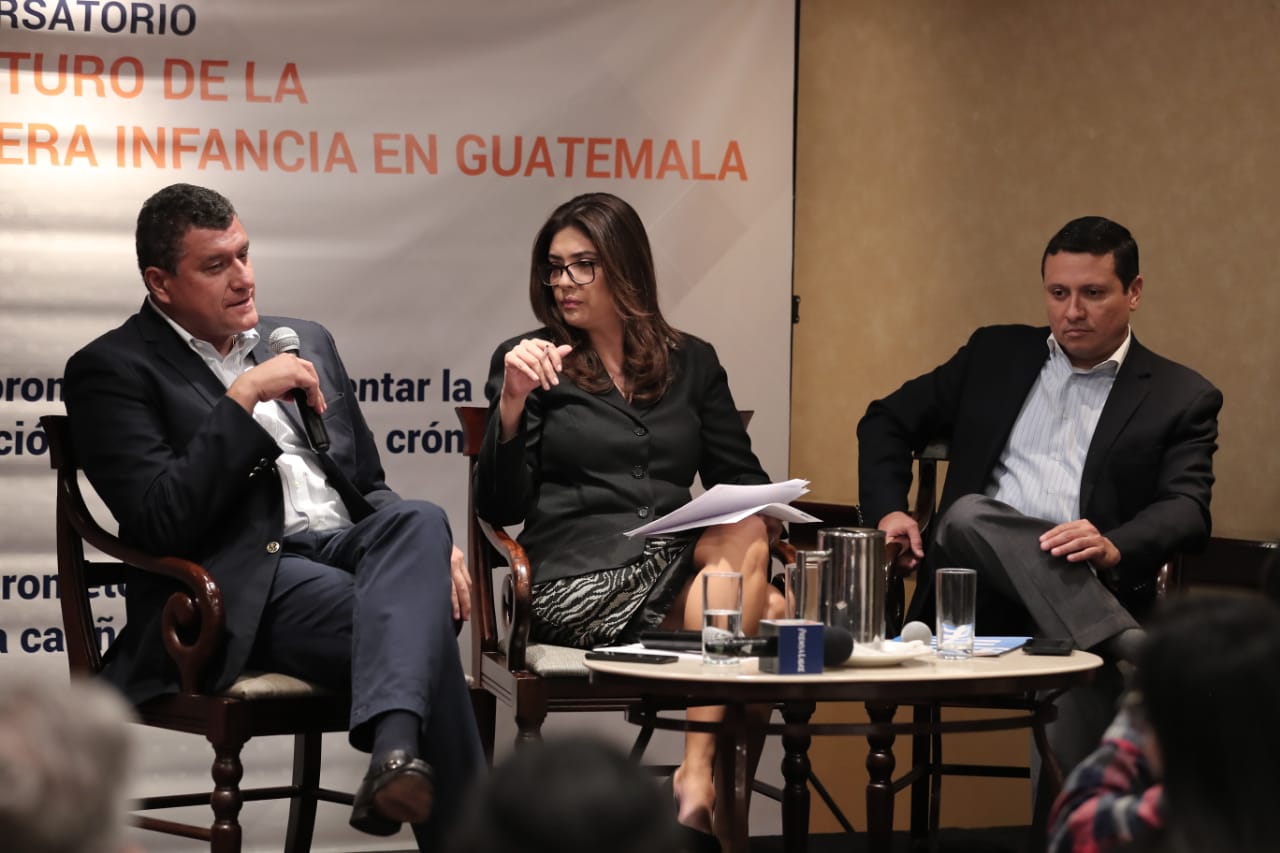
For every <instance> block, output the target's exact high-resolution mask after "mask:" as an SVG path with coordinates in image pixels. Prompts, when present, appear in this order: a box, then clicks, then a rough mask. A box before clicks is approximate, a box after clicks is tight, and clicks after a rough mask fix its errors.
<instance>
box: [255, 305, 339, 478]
mask: <svg viewBox="0 0 1280 853" xmlns="http://www.w3.org/2000/svg"><path fill="white" fill-rule="evenodd" d="M267 345H268V346H270V347H271V351H272V352H273V353H275V354H276V355H280V354H281V353H290V354H291V355H297V354H298V333H297V332H295V331H294V330H293V329H290V328H289V327H288V326H281V327H280V328H278V329H276V330H275V331H274V332H272V333H271V337H270V338H268V339H267ZM292 393H293V402H295V403H297V404H298V414H299V415H301V416H302V426H303V428H304V429H306V431H307V441H309V442H311V446H312V447H313V448H315V449H316V450H317V451H318V452H320V453H323V452H324V451H326V450H328V449H329V431H328V430H327V429H325V428H324V421H323V420H321V419H320V413H319V412H317V411H316V410H315V409H313V408H311V407H310V406H309V405H307V392H306V391H303V390H302V389H301V388H294V389H293V392H292Z"/></svg>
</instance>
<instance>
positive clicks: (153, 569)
mask: <svg viewBox="0 0 1280 853" xmlns="http://www.w3.org/2000/svg"><path fill="white" fill-rule="evenodd" d="M58 479H59V484H58V485H59V493H58V500H59V501H60V502H62V503H63V509H64V511H65V517H66V519H67V520H68V523H69V524H70V525H71V527H72V528H73V529H74V530H75V532H76V534H77V535H79V537H80V538H81V539H83V540H84V541H85V542H88V543H89V544H90V545H92V546H93V547H94V548H97V549H98V550H99V551H101V552H102V553H104V554H106V555H108V556H110V557H112V558H113V559H116V560H119V561H121V562H123V563H126V564H128V565H129V566H131V567H133V568H135V569H137V570H139V571H143V572H148V573H150V574H153V575H157V576H160V577H163V578H167V579H169V580H172V581H175V582H177V583H178V584H180V585H181V586H182V587H183V588H184V589H183V591H179V592H175V593H173V594H172V595H170V596H169V599H168V601H166V602H165V606H164V611H163V614H162V617H161V620H162V621H161V624H162V639H163V642H164V646H165V651H166V652H168V654H169V657H170V658H171V659H172V660H173V662H174V663H175V664H176V665H177V667H178V674H179V678H180V681H181V684H182V692H183V693H198V692H199V689H200V684H201V682H202V680H203V675H204V669H205V666H206V665H207V664H208V662H209V659H210V658H211V657H213V655H214V654H215V653H216V652H217V651H218V650H219V649H220V648H221V647H222V644H223V641H224V638H225V634H226V611H225V609H224V607H223V603H222V592H221V590H219V589H218V585H217V583H215V582H214V580H213V578H212V577H211V576H210V575H209V573H208V572H207V571H205V569H204V567H203V566H201V565H199V564H198V563H193V562H191V561H190V560H184V559H181V558H179V557H157V556H155V555H153V554H148V553H146V552H145V551H142V550H140V549H138V548H135V547H133V546H131V545H128V544H126V543H125V542H123V541H121V540H120V538H119V537H117V536H115V535H113V534H111V533H108V532H107V531H106V530H104V529H103V528H102V527H101V526H100V525H99V524H98V522H97V521H96V520H95V519H94V518H93V516H92V515H90V514H89V511H88V509H87V507H86V506H85V503H84V499H83V496H82V495H81V493H80V488H79V485H78V484H77V483H76V481H75V480H74V479H72V478H67V477H62V476H59V478H58Z"/></svg>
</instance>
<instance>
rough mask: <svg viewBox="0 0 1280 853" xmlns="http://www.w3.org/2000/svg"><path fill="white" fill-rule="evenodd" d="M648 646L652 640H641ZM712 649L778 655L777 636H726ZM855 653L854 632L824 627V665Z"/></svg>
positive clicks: (741, 654)
mask: <svg viewBox="0 0 1280 853" xmlns="http://www.w3.org/2000/svg"><path fill="white" fill-rule="evenodd" d="M641 644H642V645H644V646H645V647H646V648H648V647H650V645H651V644H650V642H649V641H646V640H641ZM711 651H715V652H718V653H720V654H728V655H733V656H735V657H765V658H769V657H772V658H776V657H777V656H778V638H777V637H726V638H725V639H724V641H723V642H722V643H719V644H716V645H715V646H713V647H712V648H711ZM852 654H853V634H852V633H850V632H849V629H847V628H841V627H839V626H835V625H827V626H825V627H824V628H823V629H822V665H823V666H839V665H840V664H842V663H844V662H845V661H847V660H848V659H849V657H850V656H851V655H852Z"/></svg>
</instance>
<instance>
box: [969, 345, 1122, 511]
mask: <svg viewBox="0 0 1280 853" xmlns="http://www.w3.org/2000/svg"><path fill="white" fill-rule="evenodd" d="M1132 336H1133V332H1132V330H1131V331H1130V332H1128V333H1127V334H1126V335H1125V338H1124V343H1122V344H1120V347H1119V348H1118V349H1117V350H1116V351H1115V352H1114V353H1112V354H1111V357H1110V358H1108V359H1107V360H1106V361H1103V362H1102V363H1101V364H1098V365H1097V366H1095V367H1091V368H1088V369H1082V368H1076V367H1072V366H1071V360H1070V359H1069V358H1068V357H1067V354H1066V353H1065V352H1063V351H1062V348H1061V347H1060V346H1058V342H1057V341H1056V340H1055V339H1054V337H1053V335H1052V334H1050V335H1049V342H1048V346H1049V357H1048V358H1047V359H1046V360H1045V363H1044V367H1042V368H1040V376H1039V377H1037V379H1036V382H1035V384H1034V385H1032V386H1031V392H1030V393H1029V394H1027V399H1026V400H1025V401H1024V402H1023V404H1022V411H1021V412H1020V413H1019V414H1018V419H1017V421H1015V422H1014V424H1013V431H1012V432H1011V433H1010V434H1009V441H1008V443H1006V444H1005V447H1004V451H1003V452H1002V453H1001V454H1000V459H999V460H998V461H997V462H996V466H995V468H994V470H992V472H991V483H990V484H989V485H988V486H987V490H986V494H987V496H988V497H992V498H995V499H996V500H998V501H1001V502H1003V503H1007V504H1009V506H1011V507H1013V508H1014V509H1016V510H1018V511H1019V512H1021V513H1022V514H1024V515H1029V516H1031V517H1032V518H1043V519H1045V520H1046V521H1051V522H1053V523H1054V524H1062V523H1063V522H1066V521H1074V520H1076V519H1078V518H1080V517H1081V513H1080V480H1081V477H1082V476H1083V475H1084V460H1085V457H1086V456H1087V455H1088V453H1089V443H1090V442H1091V441H1093V431H1094V429H1096V428H1097V426H1098V417H1099V415H1101V414H1102V407H1103V406H1104V405H1105V404H1106V402H1107V395H1108V394H1110V393H1111V386H1112V385H1114V384H1115V381H1116V373H1117V371H1119V370H1120V365H1121V364H1122V363H1123V362H1124V358H1125V356H1126V355H1127V354H1128V353H1129V341H1130V340H1131V339H1132Z"/></svg>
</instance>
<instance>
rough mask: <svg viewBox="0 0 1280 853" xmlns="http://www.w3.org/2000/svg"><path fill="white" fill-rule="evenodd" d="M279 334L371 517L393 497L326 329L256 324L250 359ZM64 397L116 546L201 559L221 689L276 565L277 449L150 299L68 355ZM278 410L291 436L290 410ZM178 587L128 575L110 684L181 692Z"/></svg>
mask: <svg viewBox="0 0 1280 853" xmlns="http://www.w3.org/2000/svg"><path fill="white" fill-rule="evenodd" d="M285 325H287V326H291V327H292V328H293V329H294V330H295V331H296V332H297V333H298V336H299V338H300V339H301V347H300V349H301V352H300V356H301V357H302V358H305V359H307V360H308V361H311V362H312V363H314V364H315V368H316V371H317V373H318V374H319V376H320V386H321V389H322V390H323V392H324V396H325V400H326V401H327V403H328V409H327V410H326V411H325V413H324V422H325V426H326V428H327V429H328V432H329V439H330V442H331V447H330V450H329V456H330V458H331V459H332V460H333V462H334V463H336V464H337V466H338V467H339V468H340V469H341V471H342V472H343V473H344V474H345V475H346V476H347V478H348V479H349V480H350V481H351V482H352V483H353V484H354V485H355V489H356V490H357V491H359V492H360V493H361V494H363V495H364V497H365V498H366V499H367V500H368V502H369V503H370V504H371V505H372V506H373V507H378V506H382V505H385V504H387V503H390V502H392V501H396V500H399V497H398V496H397V495H396V494H395V493H394V492H392V491H391V490H390V489H389V488H388V487H387V485H386V483H385V482H384V481H383V479H384V477H383V472H382V466H381V463H380V461H379V458H378V452H377V448H376V445H375V444H374V440H373V436H372V434H371V433H370V431H369V428H368V426H367V425H366V423H365V420H364V417H363V415H362V414H361V412H360V409H359V406H358V405H357V403H356V400H355V398H354V396H353V395H352V393H351V381H350V379H349V377H348V376H347V372H346V368H345V367H344V366H343V364H342V360H341V359H340V358H339V356H338V351H337V348H336V346H335V345H334V342H333V338H332V337H331V336H330V335H329V333H328V331H327V330H326V329H324V327H322V326H320V325H319V324H316V323H312V322H308V321H305V320H295V319H290V318H284V317H262V318H261V320H260V322H259V325H258V331H259V333H260V335H261V340H260V341H259V343H258V345H257V346H256V347H255V348H254V351H253V355H254V357H255V359H256V360H257V361H258V362H262V361H264V360H266V359H268V358H270V357H271V355H272V353H271V351H270V349H269V348H268V346H267V340H268V338H269V337H270V334H271V332H272V330H274V329H275V328H276V327H278V326H285ZM64 397H65V400H66V405H67V414H68V415H69V418H70V424H71V430H72V437H73V440H74V442H75V446H76V452H77V454H78V456H79V460H80V463H81V465H82V466H83V468H84V471H85V474H86V475H87V476H88V478H89V481H90V483H92V484H93V487H94V489H95V490H96V491H97V492H98V494H99V495H100V496H101V497H102V499H103V501H104V502H105V503H106V505H107V508H108V509H110V510H111V513H112V514H113V515H114V516H115V518H116V521H117V522H118V523H119V525H120V537H121V538H122V539H123V540H125V541H126V542H128V543H130V544H132V545H135V546H137V547H139V548H141V549H143V550H145V551H149V552H152V553H156V554H164V555H172V556H178V557H183V558H186V559H189V560H193V561H195V562H198V563H201V564H202V565H203V566H204V567H205V568H206V569H207V570H208V571H209V572H210V573H211V574H212V576H213V578H214V580H215V581H217V583H218V585H219V587H220V588H221V590H222V593H223V601H224V605H225V608H226V619H227V634H228V643H227V645H226V648H225V650H224V654H223V655H222V656H221V657H220V658H219V659H218V660H217V661H216V662H215V664H214V665H213V667H212V674H211V677H210V683H209V684H207V685H206V688H207V689H210V690H221V689H223V688H225V687H226V686H227V685H229V684H230V683H231V682H232V681H233V680H234V679H235V678H236V676H237V675H239V674H240V672H241V670H242V669H243V667H244V662H245V660H246V658H247V656H248V654H249V651H250V649H251V648H252V645H253V639H254V634H255V632H256V630H257V627H258V622H259V620H260V618H261V616H262V609H263V605H264V604H265V602H266V600H267V594H268V592H269V590H270V588H271V580H272V577H273V576H274V574H275V567H276V563H277V562H278V560H279V555H280V539H281V536H282V532H283V529H284V498H283V492H282V487H281V483H280V477H279V475H278V474H277V473H276V470H275V465H274V460H275V459H276V457H277V456H279V455H280V452H281V450H280V447H279V446H278V445H277V444H276V442H275V440H274V439H273V438H271V436H270V435H269V434H268V433H267V432H266V431H265V430H264V429H262V427H260V426H259V425H258V424H257V422H256V421H254V419H253V417H252V416H251V415H250V414H249V413H247V412H246V411H245V410H244V409H242V408H241V407H240V406H239V404H237V403H235V402H234V401H232V400H231V399H230V398H228V397H227V396H226V389H225V388H224V387H223V386H222V383H221V382H220V381H219V380H218V378H217V377H216V376H215V375H214V374H213V373H212V371H210V370H209V368H208V366H206V365H205V363H204V362H203V361H202V360H201V358H200V357H199V356H198V355H196V354H195V353H194V352H193V351H192V350H191V348H190V347H189V346H188V345H187V344H186V342H185V341H183V340H182V339H180V338H179V336H178V335H177V334H175V333H174V331H173V329H172V328H171V327H170V326H169V325H168V324H167V323H166V322H165V320H164V318H162V317H161V316H160V315H159V313H158V311H157V310H156V309H155V308H154V307H152V305H151V304H150V302H144V303H143V306H142V308H141V309H140V310H139V311H138V313H137V314H134V315H133V316H132V317H130V318H129V319H128V320H127V321H126V322H125V323H124V324H123V325H122V326H120V327H119V328H117V329H114V330H112V331H110V332H108V333H106V334H105V335H103V336H102V337H100V338H98V339H97V340H95V341H93V342H92V343H90V344H89V345H88V346H86V347H84V348H83V349H81V350H80V351H79V352H77V353H76V354H75V355H73V356H72V357H71V359H70V360H69V361H68V362H67V367H66V376H65V388H64ZM284 408H285V411H286V412H287V413H288V415H289V417H290V418H291V419H292V420H293V421H294V425H295V427H296V428H298V429H299V430H300V429H301V425H300V422H299V421H298V417H297V410H296V407H294V406H293V404H291V403H287V404H284ZM349 508H350V509H352V512H353V515H358V510H357V509H356V508H352V507H349ZM173 589H174V586H172V585H171V584H170V583H168V582H166V581H164V580H160V579H157V578H155V577H154V576H151V575H145V574H142V573H140V572H139V573H134V574H133V575H132V576H131V577H130V580H129V583H128V591H127V597H126V611H127V615H128V623H127V625H126V627H125V629H124V630H123V631H122V632H121V633H120V634H119V636H118V637H117V639H116V642H115V643H114V644H113V645H112V647H111V649H110V650H109V651H108V655H107V668H106V675H107V677H108V678H109V679H110V680H111V681H113V682H114V683H115V684H117V685H119V686H120V687H121V688H122V689H123V690H124V691H125V692H126V693H127V694H128V695H129V696H130V698H132V699H133V700H134V701H143V700H145V699H147V698H150V697H152V696H155V695H159V694H161V693H167V692H173V691H175V690H176V689H177V688H178V682H177V674H176V671H175V669H174V668H173V666H172V664H171V663H170V662H169V660H168V658H167V656H166V655H165V653H164V649H163V647H162V645H161V641H160V614H161V608H162V607H163V605H164V602H165V599H166V598H167V597H168V595H169V593H170V592H172V591H173Z"/></svg>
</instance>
